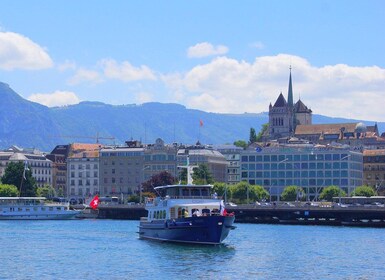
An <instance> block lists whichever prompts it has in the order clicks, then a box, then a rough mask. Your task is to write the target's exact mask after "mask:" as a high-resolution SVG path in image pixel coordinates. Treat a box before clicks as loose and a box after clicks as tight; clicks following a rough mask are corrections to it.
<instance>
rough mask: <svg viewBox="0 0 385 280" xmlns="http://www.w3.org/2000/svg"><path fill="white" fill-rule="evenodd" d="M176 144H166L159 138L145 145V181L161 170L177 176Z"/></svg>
mask: <svg viewBox="0 0 385 280" xmlns="http://www.w3.org/2000/svg"><path fill="white" fill-rule="evenodd" d="M177 151H178V148H177V145H166V144H165V143H164V141H163V140H162V139H160V138H158V139H156V141H155V143H154V144H150V145H147V146H146V147H145V150H144V157H145V158H144V167H143V180H142V181H141V183H142V182H145V181H147V180H149V179H150V178H151V176H153V175H156V174H158V173H160V172H162V171H167V172H168V173H170V174H171V175H172V176H174V177H177V166H176V165H177V161H176V155H177Z"/></svg>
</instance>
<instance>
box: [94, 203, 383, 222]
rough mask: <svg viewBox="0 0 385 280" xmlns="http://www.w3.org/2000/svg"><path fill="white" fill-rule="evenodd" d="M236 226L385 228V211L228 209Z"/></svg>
mask: <svg viewBox="0 0 385 280" xmlns="http://www.w3.org/2000/svg"><path fill="white" fill-rule="evenodd" d="M226 211H227V212H228V213H231V212H233V213H234V214H235V217H236V218H235V222H237V223H269V224H298V225H333V226H341V225H348V226H368V227H385V209H384V208H380V207H371V208H367V207H346V208H344V207H312V206H305V207H282V206H280V207H275V206H269V207H256V206H250V205H240V206H236V207H230V206H229V207H226ZM145 216H147V211H146V210H145V209H144V207H143V206H140V205H111V206H100V208H99V214H98V217H97V218H99V219H126V220H139V219H140V217H145Z"/></svg>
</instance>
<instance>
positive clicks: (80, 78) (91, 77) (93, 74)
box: [68, 68, 103, 85]
mask: <svg viewBox="0 0 385 280" xmlns="http://www.w3.org/2000/svg"><path fill="white" fill-rule="evenodd" d="M102 81H103V78H102V77H101V75H100V74H99V72H97V71H94V70H88V69H84V68H80V69H77V70H76V73H75V75H74V76H73V77H71V78H70V79H69V80H68V83H69V84H70V85H77V84H80V83H83V82H91V83H100V82H102Z"/></svg>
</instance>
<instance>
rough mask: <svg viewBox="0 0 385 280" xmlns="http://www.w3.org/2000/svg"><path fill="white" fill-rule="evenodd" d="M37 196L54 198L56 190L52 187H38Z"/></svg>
mask: <svg viewBox="0 0 385 280" xmlns="http://www.w3.org/2000/svg"><path fill="white" fill-rule="evenodd" d="M36 195H37V196H42V197H46V198H52V197H55V196H56V192H55V189H54V188H53V187H51V186H43V187H38V188H37V189H36Z"/></svg>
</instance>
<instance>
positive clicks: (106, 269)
mask: <svg viewBox="0 0 385 280" xmlns="http://www.w3.org/2000/svg"><path fill="white" fill-rule="evenodd" d="M138 223H139V222H138V221H123V220H70V221H0V248H1V257H0V279H182V278H185V279H385V264H384V260H385V244H384V241H385V229H376V228H353V227H326V226H289V225H257V224H236V226H237V229H236V230H234V231H232V232H231V233H230V235H229V237H228V238H227V239H226V240H225V243H224V245H222V246H214V247H211V246H189V245H175V244H168V243H157V242H151V241H145V240H139V239H138V234H137V233H136V232H137V230H138V228H137V226H138Z"/></svg>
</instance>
